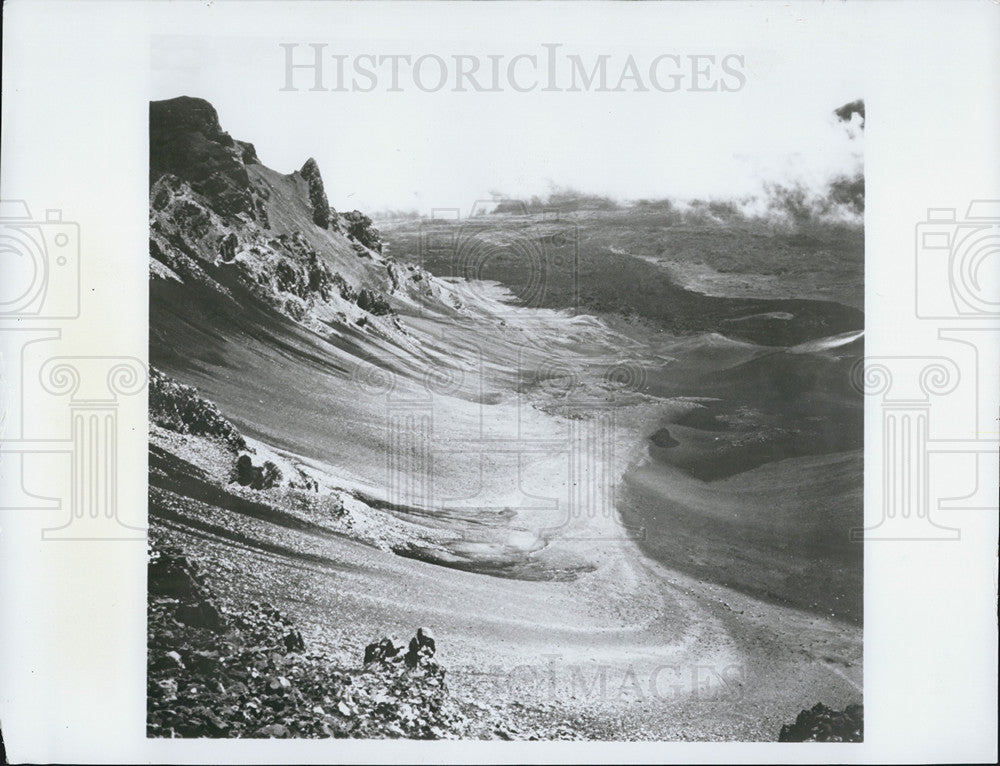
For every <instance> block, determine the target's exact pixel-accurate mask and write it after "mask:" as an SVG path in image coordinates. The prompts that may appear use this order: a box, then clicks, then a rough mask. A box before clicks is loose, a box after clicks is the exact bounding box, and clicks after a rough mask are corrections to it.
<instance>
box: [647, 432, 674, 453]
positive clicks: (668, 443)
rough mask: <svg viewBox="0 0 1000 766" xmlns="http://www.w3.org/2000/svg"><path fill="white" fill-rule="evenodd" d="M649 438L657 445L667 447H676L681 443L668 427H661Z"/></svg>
mask: <svg viewBox="0 0 1000 766" xmlns="http://www.w3.org/2000/svg"><path fill="white" fill-rule="evenodd" d="M649 440H650V441H651V442H653V444H655V445H656V446H657V447H661V448H663V449H667V448H669V447H676V446H677V445H678V444H680V442H679V441H677V440H676V439H675V438H674V437H673V436H671V435H670V431H668V430H667V429H666V428H661V429H660V430H659V431H657V432H656V433H655V434H653V435H652V436H650V437H649Z"/></svg>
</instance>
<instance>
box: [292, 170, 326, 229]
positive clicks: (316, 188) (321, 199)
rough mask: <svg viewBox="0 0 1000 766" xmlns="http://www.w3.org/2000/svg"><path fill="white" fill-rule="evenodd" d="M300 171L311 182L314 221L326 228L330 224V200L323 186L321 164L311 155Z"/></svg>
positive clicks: (310, 194)
mask: <svg viewBox="0 0 1000 766" xmlns="http://www.w3.org/2000/svg"><path fill="white" fill-rule="evenodd" d="M299 172H300V173H302V177H303V178H304V179H306V183H308V184H309V204H310V205H312V211H313V223H315V224H316V225H317V226H322V227H323V228H324V229H325V228H327V227H329V225H330V202H329V200H327V198H326V190H325V189H324V188H323V176H321V175H320V172H319V165H317V164H316V160H314V159H313V158H312V157H310V158H309V159H307V160H306V164H305V165H303V166H302V170H300V171H299Z"/></svg>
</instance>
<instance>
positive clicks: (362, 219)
mask: <svg viewBox="0 0 1000 766" xmlns="http://www.w3.org/2000/svg"><path fill="white" fill-rule="evenodd" d="M337 215H338V217H339V218H340V221H341V222H342V223H343V224H344V226H345V228H346V229H347V235H348V236H349V237H353V238H354V239H356V240H357V241H358V242H360V243H361V244H362V245H364V246H365V247H367V248H368V249H369V250H374V251H375V252H376V253H381V252H382V235H381V234H380V233H379V230H378V229H376V228H375V226H374V225H372V219H371V218H369V217H368V216H366V215H365V214H364V213H362V212H361V211H360V210H348V211H347V212H346V213H338V214H337Z"/></svg>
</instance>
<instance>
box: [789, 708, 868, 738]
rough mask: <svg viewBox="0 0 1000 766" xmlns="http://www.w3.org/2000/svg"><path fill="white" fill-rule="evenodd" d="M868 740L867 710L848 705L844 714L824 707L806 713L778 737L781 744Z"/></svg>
mask: <svg viewBox="0 0 1000 766" xmlns="http://www.w3.org/2000/svg"><path fill="white" fill-rule="evenodd" d="M864 736H865V724H864V708H863V707H862V706H861V705H848V706H847V707H846V708H844V711H843V712H839V711H837V710H833V709H832V708H828V707H827V706H826V705H823V704H822V703H817V704H815V705H814V706H813V707H812V709H811V710H803V711H802V712H800V713H799V714H798V716H797V717H796V719H795V723H793V724H785V725H784V726H782V727H781V732H780V733H779V734H778V741H779V742H863V741H864Z"/></svg>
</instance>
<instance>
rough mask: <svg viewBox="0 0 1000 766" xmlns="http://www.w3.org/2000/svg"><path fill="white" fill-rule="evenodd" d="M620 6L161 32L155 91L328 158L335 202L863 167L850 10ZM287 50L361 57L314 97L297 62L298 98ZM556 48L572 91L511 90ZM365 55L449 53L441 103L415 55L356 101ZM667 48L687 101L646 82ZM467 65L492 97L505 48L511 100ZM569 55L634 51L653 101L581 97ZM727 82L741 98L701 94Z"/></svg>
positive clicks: (619, 186)
mask: <svg viewBox="0 0 1000 766" xmlns="http://www.w3.org/2000/svg"><path fill="white" fill-rule="evenodd" d="M376 5H381V4H376ZM491 5H492V4H491ZM500 5H506V4H500ZM556 5H557V6H558V5H559V4H556ZM614 5H615V7H616V8H617V9H623V10H620V11H618V12H616V13H610V12H609V7H608V6H605V5H603V4H594V6H593V7H592V8H584V9H579V8H577V7H575V6H574V8H575V9H576V12H575V13H574V14H573V15H572V16H571V17H570V16H567V15H565V14H559V13H554V12H553V8H555V6H546V7H545V8H542V9H538V10H536V9H534V8H531V9H530V10H529V9H526V8H525V7H517V6H515V7H514V9H515V10H516V11H517V12H508V13H500V12H498V10H497V9H494V8H492V7H491V8H485V7H483V6H479V8H478V9H477V8H471V9H464V8H463V9H462V11H461V12H458V11H450V10H448V9H454V8H455V7H456V4H452V3H447V4H419V7H412V6H411V7H404V8H397V12H396V13H393V14H386V13H381V14H379V13H378V9H377V8H376V9H372V8H370V7H362V8H359V9H358V10H354V9H353V8H348V6H346V5H340V4H330V5H328V6H325V7H322V6H320V7H317V10H316V14H317V15H316V16H315V17H313V19H312V21H313V23H312V24H308V23H306V24H305V25H303V24H302V23H301V22H303V21H306V22H308V21H309V20H308V19H307V20H301V19H300V20H290V22H289V24H288V25H287V29H288V30H292V29H293V28H294V30H297V31H290V32H282V33H280V34H278V33H274V32H275V29H274V27H275V25H276V24H277V26H282V25H281V24H280V22H279V23H276V22H274V19H275V16H274V15H273V14H272V15H271V17H270V18H271V19H272V24H271V25H270V28H268V26H266V25H261V24H252V23H249V22H248V23H247V24H246V25H243V26H242V27H236V28H234V27H233V26H232V25H230V26H229V27H227V28H226V29H225V30H223V31H220V32H219V33H216V32H215V30H212V29H206V30H199V34H191V33H190V30H186V31H185V33H184V34H177V33H173V32H172V31H171V30H165V33H164V34H163V35H160V36H156V37H154V38H153V45H152V55H151V78H150V82H151V95H150V98H151V99H163V98H172V97H174V96H178V95H188V96H197V97H200V98H204V99H207V100H208V101H210V102H211V103H212V104H213V105H214V106H215V108H216V109H217V111H218V113H219V118H220V121H221V124H222V127H223V129H225V130H227V131H228V132H229V133H230V134H231V135H232V136H233V137H234V138H237V139H240V140H245V141H250V142H251V143H253V144H254V145H255V146H256V148H257V154H258V156H259V157H260V159H261V161H262V162H263V163H264V164H265V165H268V166H269V167H272V168H274V169H276V170H279V171H282V172H291V171H293V170H296V169H298V168H300V167H301V165H302V163H303V162H304V161H305V160H306V158H307V157H314V158H315V159H316V161H317V162H318V164H319V167H320V170H321V172H322V174H323V178H324V181H325V185H326V190H327V195H328V196H329V198H330V202H331V204H332V205H333V206H334V207H336V208H339V209H349V208H358V209H362V210H369V211H378V210H385V209H407V210H408V209H414V210H417V211H419V212H422V213H426V212H429V211H430V210H431V209H432V208H435V207H458V208H460V209H468V208H470V207H471V205H472V204H473V203H474V202H475V201H476V200H480V199H485V198H489V197H490V196H491V195H493V194H497V193H499V194H502V195H504V196H510V197H518V198H523V197H526V196H529V195H533V194H538V195H543V196H544V195H545V194H546V193H548V192H549V191H551V190H552V189H553V188H555V187H562V188H566V187H569V188H574V189H577V190H579V191H582V192H585V193H592V194H601V195H608V196H611V197H614V198H617V199H622V200H628V199H638V198H661V197H674V198H680V199H690V198H720V199H738V198H741V197H745V196H748V195H753V194H759V193H760V191H761V188H762V185H763V183H764V182H770V183H785V184H790V183H802V184H804V185H806V186H807V187H810V188H813V189H819V188H821V187H822V186H823V184H824V183H825V182H827V181H828V180H829V179H830V178H831V177H833V176H834V175H837V174H843V173H850V172H852V171H853V170H854V169H855V168H856V167H857V165H858V163H859V161H860V159H859V158H860V151H861V146H860V143H861V139H860V137H857V136H855V137H854V138H853V139H852V137H851V135H850V133H849V131H848V130H846V129H845V126H844V125H843V124H841V123H839V122H838V121H837V119H836V118H835V117H834V115H833V114H832V112H833V110H834V109H835V108H837V107H839V106H841V105H842V104H844V103H846V102H848V101H852V100H854V99H857V98H863V97H864V95H865V94H864V92H863V91H864V61H863V56H862V55H861V53H860V51H861V47H862V46H861V44H860V40H858V39H856V35H855V34H854V32H853V30H854V29H856V28H857V25H858V24H859V23H860V22H859V19H858V18H857V17H858V15H859V14H857V13H855V14H854V16H853V17H852V18H853V22H852V23H853V24H854V26H853V27H852V26H849V25H848V24H847V19H846V17H843V18H841V17H840V16H839V15H838V14H836V13H831V14H829V17H827V16H826V15H825V14H826V12H825V11H822V10H820V11H818V12H813V13H811V14H810V21H809V22H805V21H804V20H803V19H797V18H796V17H795V15H794V13H785V14H784V15H783V14H782V11H781V9H780V7H779V6H777V5H772V6H770V7H771V8H773V9H774V11H775V13H774V18H768V17H767V16H765V15H764V14H762V13H760V12H757V13H754V14H749V15H747V16H746V17H740V15H739V14H725V15H720V14H716V18H719V19H720V23H718V24H715V25H706V24H705V23H704V22H705V16H704V14H703V15H701V16H696V15H693V14H692V13H691V12H690V9H689V8H686V7H684V6H676V5H674V6H670V7H669V8H665V9H660V8H653V7H649V8H645V7H644V8H641V9H636V10H633V6H632V5H628V6H626V5H620V4H614ZM636 5H643V6H646V5H647V4H636ZM649 5H652V4H649ZM726 5H727V6H728V7H729V8H735V7H736V6H735V5H734V4H726ZM355 8H358V7H357V6H355ZM814 8H816V6H814ZM445 11H447V13H445ZM473 11H474V12H473ZM665 11H669V12H665ZM525 14H533V15H525ZM730 15H732V18H731V19H729V21H726V19H727V18H729V16H730ZM295 22H300V23H295ZM306 29H311V30H312V31H310V32H305V31H303V30H306ZM282 44H285V45H293V46H296V47H294V48H292V55H293V61H294V62H295V63H308V62H311V61H313V58H312V56H313V49H311V48H309V45H310V44H321V45H325V46H326V47H325V48H323V49H322V53H323V58H322V61H323V71H324V85H325V86H326V87H328V88H332V87H333V86H334V85H335V79H336V78H335V72H336V69H335V67H336V63H337V62H336V59H334V58H333V56H334V55H341V56H346V57H347V58H346V59H345V60H344V65H345V66H346V68H347V70H346V76H345V83H346V84H345V88H346V90H345V91H331V90H326V91H312V90H309V88H310V87H311V86H312V85H313V84H314V82H313V80H312V76H313V75H312V72H311V70H295V71H293V80H292V85H293V87H296V88H297V90H295V91H289V90H282V88H283V87H285V86H286V85H287V83H286V75H287V72H286V68H285V65H286V55H288V53H287V49H286V48H283V47H282ZM545 44H551V45H559V46H560V47H559V48H558V49H555V50H556V51H557V56H559V59H558V78H559V85H561V86H562V87H563V88H564V90H563V91H561V92H543V91H541V90H540V89H538V88H536V89H535V90H534V91H531V92H518V91H516V90H514V89H513V87H512V86H511V81H510V80H509V79H507V78H506V73H507V68H506V67H507V66H508V65H509V63H510V61H511V59H512V57H514V56H517V55H525V56H531V55H535V56H538V59H539V61H541V62H543V63H544V61H545V56H546V55H547V51H548V49H546V48H544V47H543V45H545ZM363 54H374V55H383V56H384V55H409V56H410V57H411V62H412V61H414V60H416V59H417V58H419V57H421V56H429V55H434V56H440V57H441V59H442V60H444V61H445V62H446V65H447V66H448V72H447V80H446V85H445V86H444V87H442V88H441V89H440V90H434V85H435V80H437V73H438V71H439V70H438V68H437V64H436V62H435V61H433V60H432V61H428V62H424V66H423V68H422V70H421V72H422V78H421V79H422V81H423V83H422V84H424V86H425V87H427V88H428V89H429V90H430V91H431V92H427V91H425V90H421V89H420V88H419V87H417V85H416V83H415V82H414V79H413V76H412V74H411V72H412V67H411V66H409V65H407V64H406V63H405V62H403V63H400V67H401V71H402V74H401V76H400V80H399V86H400V90H396V91H393V90H390V89H389V88H390V87H391V82H390V77H389V71H390V70H389V68H388V67H389V65H388V64H383V65H382V66H376V67H375V69H376V75H377V85H376V86H375V87H374V88H373V89H372V90H370V91H369V92H361V91H355V90H352V89H351V86H352V66H353V64H354V62H355V61H356V58H357V57H358V56H359V55H363ZM665 54H669V55H677V56H680V57H681V58H680V68H679V69H676V70H675V69H674V68H673V67H674V60H672V59H667V60H665V61H664V60H661V61H660V67H661V68H660V69H659V70H658V71H659V72H660V73H661V77H660V78H659V79H660V81H661V84H662V80H664V79H667V80H668V82H669V79H668V78H667V77H665V76H662V73H669V72H673V71H679V72H680V73H681V74H682V80H681V87H680V89H679V90H677V91H675V92H661V91H659V90H656V89H655V88H653V87H652V83H651V82H650V76H649V69H650V66H651V62H653V61H654V60H656V59H657V57H658V56H662V55H665ZM456 55H464V56H469V57H473V58H475V59H476V60H477V61H478V62H479V64H480V65H481V69H480V83H481V84H482V83H485V87H489V85H490V83H489V79H488V77H486V78H484V77H483V73H485V72H486V71H487V69H488V67H489V65H490V63H489V62H490V59H489V58H488V57H489V56H491V55H492V56H494V57H500V59H499V60H500V62H501V63H500V65H499V66H500V70H498V71H500V72H501V79H500V82H501V90H500V92H476V91H474V90H473V89H472V88H471V87H468V86H469V83H468V81H467V80H466V81H465V85H466V86H467V90H466V91H464V92H455V90H454V79H455V72H454V69H455V65H454V64H453V59H452V57H453V56H456ZM571 55H576V56H579V57H580V61H581V62H583V64H584V65H585V67H586V69H587V70H588V71H589V70H590V69H591V67H592V66H593V65H594V64H595V63H596V62H597V61H599V60H600V59H599V57H600V56H602V55H605V56H608V59H607V67H608V72H609V81H610V82H609V84H608V87H609V88H611V87H614V84H615V83H616V81H617V80H618V76H619V74H620V73H621V72H622V71H623V70H624V69H626V68H627V59H628V57H629V56H632V59H633V60H634V61H635V62H636V71H637V72H638V73H639V80H640V81H641V82H642V84H643V85H644V86H645V87H646V88H648V90H645V91H636V90H634V89H635V87H636V80H635V79H629V80H626V81H624V82H623V87H624V88H625V92H614V91H611V92H601V91H597V90H596V89H595V87H596V83H595V86H592V87H591V88H590V89H584V88H581V90H579V91H577V92H570V91H568V90H566V88H567V87H568V85H569V76H570V74H571V70H572V62H571V60H570V59H568V58H566V56H571ZM692 55H702V56H714V57H715V65H714V66H709V71H708V79H705V78H704V77H703V78H702V79H701V80H700V81H699V80H698V79H696V78H694V76H693V75H692V74H691V69H692V61H691V59H690V56H692ZM727 56H729V57H736V56H738V57H740V58H738V59H737V58H730V59H728V61H729V64H730V65H731V66H730V68H731V69H737V70H739V72H740V75H741V77H735V76H732V75H726V74H725V72H724V71H722V70H721V69H720V62H721V60H722V59H723V58H725V57H727ZM700 61H701V65H702V67H703V68H704V66H705V65H706V64H705V62H706V60H705V59H702V60H700ZM695 64H697V62H695ZM518 66H520V67H521V69H519V70H517V73H516V74H515V76H514V80H513V83H514V84H516V85H518V86H521V87H523V86H524V84H525V83H530V81H531V80H532V77H531V72H530V71H529V69H528V67H529V62H526V61H523V60H522V61H520V62H519V63H518ZM541 78H542V80H543V81H544V78H545V74H544V71H542V74H541ZM715 80H718V81H719V82H720V86H721V85H722V84H725V85H727V86H729V87H730V88H731V90H726V91H723V90H715V91H698V92H693V91H692V90H691V89H690V88H692V87H698V86H699V84H700V85H702V86H704V85H706V84H707V83H708V82H711V81H715ZM359 82H360V85H361V86H362V87H366V86H370V85H371V80H370V79H363V78H362V79H360V81H359ZM579 85H580V83H578V86H579ZM737 86H739V87H737Z"/></svg>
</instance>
